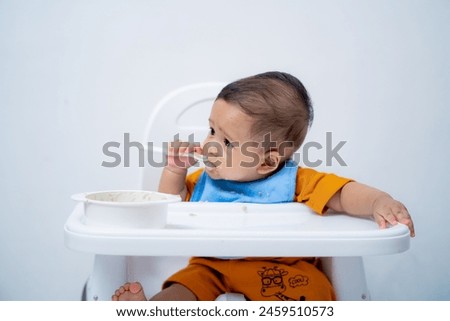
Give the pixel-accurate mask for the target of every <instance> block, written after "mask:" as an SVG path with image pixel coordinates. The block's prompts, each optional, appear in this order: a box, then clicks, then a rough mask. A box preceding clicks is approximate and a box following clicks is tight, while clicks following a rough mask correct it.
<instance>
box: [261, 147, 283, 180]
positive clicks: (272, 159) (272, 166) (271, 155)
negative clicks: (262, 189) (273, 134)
mask: <svg viewBox="0 0 450 321" xmlns="http://www.w3.org/2000/svg"><path fill="white" fill-rule="evenodd" d="M280 162H281V156H280V153H278V151H276V150H271V151H268V152H266V153H265V155H264V160H263V162H262V163H261V164H260V165H259V167H258V174H261V175H268V174H270V173H272V172H273V171H275V170H276V169H277V168H278V165H280Z"/></svg>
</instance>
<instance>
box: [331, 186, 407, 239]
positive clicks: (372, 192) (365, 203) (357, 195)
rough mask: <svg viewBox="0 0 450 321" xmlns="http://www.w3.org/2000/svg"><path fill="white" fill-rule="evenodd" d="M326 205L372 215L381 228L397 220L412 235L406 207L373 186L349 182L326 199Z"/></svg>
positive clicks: (338, 210)
mask: <svg viewBox="0 0 450 321" xmlns="http://www.w3.org/2000/svg"><path fill="white" fill-rule="evenodd" d="M327 207H329V208H331V209H333V210H335V211H337V212H345V213H347V214H350V215H355V216H373V218H374V219H375V221H376V222H377V223H378V225H379V226H380V227H381V228H386V225H387V224H388V223H389V224H392V225H395V224H397V222H400V223H402V224H405V225H407V226H408V227H409V230H410V232H411V236H414V234H415V233H414V224H413V221H412V219H411V216H410V215H409V213H408V210H407V209H406V207H405V206H404V205H403V204H402V203H401V202H399V201H397V200H395V199H393V198H392V197H391V196H390V195H389V194H387V193H385V192H383V191H380V190H377V189H375V188H373V187H370V186H367V185H364V184H360V183H357V182H350V183H347V184H345V185H344V187H342V189H341V190H340V191H338V192H337V193H336V194H334V196H333V197H332V198H331V199H330V200H329V201H328V203H327Z"/></svg>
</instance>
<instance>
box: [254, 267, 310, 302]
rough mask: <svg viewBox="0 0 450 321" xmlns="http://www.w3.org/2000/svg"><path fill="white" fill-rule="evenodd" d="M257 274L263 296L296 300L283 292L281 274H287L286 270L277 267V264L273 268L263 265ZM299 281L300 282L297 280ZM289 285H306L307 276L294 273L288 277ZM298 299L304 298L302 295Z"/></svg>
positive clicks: (284, 288)
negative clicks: (294, 274) (293, 275)
mask: <svg viewBox="0 0 450 321" xmlns="http://www.w3.org/2000/svg"><path fill="white" fill-rule="evenodd" d="M258 274H259V276H260V277H261V283H262V287H261V295H262V296H265V297H269V296H275V297H277V298H278V299H280V300H282V301H296V300H295V299H293V298H290V297H288V296H286V295H284V294H283V292H284V291H286V285H285V284H284V279H283V276H285V275H287V274H288V272H287V271H285V270H283V269H279V268H278V267H277V266H275V267H273V268H266V267H263V270H262V271H258ZM299 281H300V282H299ZM289 282H290V286H291V287H293V288H294V287H296V286H299V285H307V284H308V277H305V276H302V275H296V276H295V277H294V278H290V279H289ZM299 300H300V301H304V300H306V298H305V297H304V296H301V297H300V298H299Z"/></svg>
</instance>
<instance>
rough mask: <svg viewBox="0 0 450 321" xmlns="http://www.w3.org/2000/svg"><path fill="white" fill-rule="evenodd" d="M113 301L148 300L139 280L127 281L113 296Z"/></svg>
mask: <svg viewBox="0 0 450 321" xmlns="http://www.w3.org/2000/svg"><path fill="white" fill-rule="evenodd" d="M111 299H112V300H113V301H147V298H146V297H145V294H144V289H143V288H142V285H141V284H140V283H139V282H133V283H125V284H124V285H122V286H121V287H120V288H118V289H117V290H116V292H115V293H114V295H113V296H112V297H111Z"/></svg>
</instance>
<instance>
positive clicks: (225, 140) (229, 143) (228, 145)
mask: <svg viewBox="0 0 450 321" xmlns="http://www.w3.org/2000/svg"><path fill="white" fill-rule="evenodd" d="M223 143H224V144H225V146H226V147H229V148H233V144H232V143H231V142H230V141H229V140H228V139H226V138H225V139H224V140H223Z"/></svg>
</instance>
